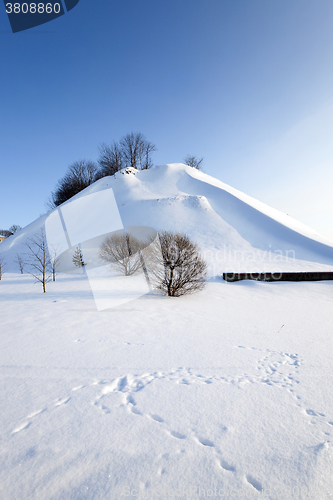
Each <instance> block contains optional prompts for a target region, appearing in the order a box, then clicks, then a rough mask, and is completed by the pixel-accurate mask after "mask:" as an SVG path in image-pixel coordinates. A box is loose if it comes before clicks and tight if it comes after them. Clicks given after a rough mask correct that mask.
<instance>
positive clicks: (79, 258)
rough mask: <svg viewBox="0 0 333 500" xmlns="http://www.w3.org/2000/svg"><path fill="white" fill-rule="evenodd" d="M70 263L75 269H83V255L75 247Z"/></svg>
mask: <svg viewBox="0 0 333 500" xmlns="http://www.w3.org/2000/svg"><path fill="white" fill-rule="evenodd" d="M72 262H73V264H74V266H76V267H83V266H85V263H84V262H83V255H82V252H81V250H80V248H79V247H76V249H75V252H74V254H73V258H72Z"/></svg>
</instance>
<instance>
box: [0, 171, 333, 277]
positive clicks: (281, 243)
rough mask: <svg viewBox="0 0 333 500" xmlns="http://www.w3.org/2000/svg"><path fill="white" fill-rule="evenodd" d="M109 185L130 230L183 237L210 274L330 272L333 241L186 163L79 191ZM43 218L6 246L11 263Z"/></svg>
mask: <svg viewBox="0 0 333 500" xmlns="http://www.w3.org/2000/svg"><path fill="white" fill-rule="evenodd" d="M110 187H111V188H112V189H113V192H114V195H115V198H116V201H117V204H118V208H119V212H120V215H121V218H122V221H123V224H124V225H125V226H135V225H144V226H150V227H153V228H154V229H156V230H177V231H182V232H186V233H187V234H188V235H189V236H190V237H191V238H193V239H194V240H195V241H196V242H197V243H198V244H199V246H200V248H201V250H202V252H203V256H204V257H205V259H206V260H207V262H208V263H209V264H210V274H211V275H218V274H220V273H221V272H224V271H234V272H251V271H259V272H264V271H288V270H290V271H292V270H294V271H316V270H317V271H320V270H333V243H332V242H330V241H328V240H326V239H325V238H324V237H322V236H321V235H320V234H319V233H317V232H316V231H314V230H312V229H310V228H308V227H307V226H305V225H304V224H302V223H300V222H297V221H296V220H294V219H293V218H291V217H289V216H288V215H286V214H283V213H281V212H279V211H277V210H275V209H273V208H270V207H268V206H267V205H265V204H263V203H261V202H259V201H257V200H255V199H253V198H251V197H250V196H247V195H245V194H243V193H241V192H240V191H237V190H236V189H233V188H231V187H230V186H227V185H226V184H224V183H222V182H221V181H218V180H216V179H214V178H212V177H210V176H209V175H207V174H204V173H202V172H199V171H198V170H196V169H193V168H191V167H188V166H186V165H183V164H171V165H163V166H159V167H155V168H153V169H150V170H145V171H137V170H135V169H131V168H127V169H124V170H122V171H121V172H118V173H117V174H116V175H115V176H114V177H105V178H103V179H100V180H99V181H97V182H95V183H94V184H93V185H91V186H89V187H88V188H86V189H85V190H84V191H82V192H81V193H79V194H78V195H77V196H76V197H75V198H80V197H83V196H86V195H88V194H91V193H96V192H100V191H102V190H105V189H108V188H110ZM45 219H46V216H43V217H41V218H40V219H38V220H37V221H35V222H34V223H32V224H30V225H29V226H27V227H26V228H24V229H23V230H21V231H20V232H19V233H18V234H17V235H14V236H12V237H11V238H9V239H8V241H5V242H4V243H2V244H1V247H0V251H1V253H4V254H7V257H8V260H9V261H10V262H11V264H10V270H11V271H15V266H14V264H13V263H12V257H13V255H14V253H16V252H21V251H23V250H24V246H23V243H24V242H25V241H26V238H27V237H31V236H32V235H33V234H34V232H36V231H37V230H38V228H39V227H41V226H42V225H43V224H44V221H45Z"/></svg>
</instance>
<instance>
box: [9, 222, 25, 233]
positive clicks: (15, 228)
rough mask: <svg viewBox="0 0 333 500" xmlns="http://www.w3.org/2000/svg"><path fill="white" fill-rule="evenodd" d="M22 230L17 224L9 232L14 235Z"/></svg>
mask: <svg viewBox="0 0 333 500" xmlns="http://www.w3.org/2000/svg"><path fill="white" fill-rule="evenodd" d="M20 229H22V228H21V226H18V225H17V224H13V225H12V226H10V228H9V231H10V232H11V233H12V234H15V233H17V231H19V230H20Z"/></svg>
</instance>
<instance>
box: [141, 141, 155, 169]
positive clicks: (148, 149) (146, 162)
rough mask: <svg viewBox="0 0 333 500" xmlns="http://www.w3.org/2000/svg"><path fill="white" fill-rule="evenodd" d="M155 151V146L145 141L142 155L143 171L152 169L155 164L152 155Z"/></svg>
mask: <svg viewBox="0 0 333 500" xmlns="http://www.w3.org/2000/svg"><path fill="white" fill-rule="evenodd" d="M154 151H156V147H155V145H154V144H152V143H151V142H148V141H145V144H144V146H143V153H142V163H141V168H142V170H147V169H148V168H152V166H153V162H152V159H151V153H153V152H154Z"/></svg>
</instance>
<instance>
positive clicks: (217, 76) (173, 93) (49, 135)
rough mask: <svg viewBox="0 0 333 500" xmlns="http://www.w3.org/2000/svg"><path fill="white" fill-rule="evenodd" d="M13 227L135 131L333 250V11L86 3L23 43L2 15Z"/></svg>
mask: <svg viewBox="0 0 333 500" xmlns="http://www.w3.org/2000/svg"><path fill="white" fill-rule="evenodd" d="M0 72H1V78H0V89H1V104H0V170H1V178H0V179H1V180H0V183H1V184H0V185H1V192H0V228H2V229H6V228H8V227H9V226H10V225H11V224H14V223H15V224H19V225H21V226H25V225H27V224H28V223H30V222H32V221H33V220H34V219H36V218H37V217H38V216H39V215H40V214H42V213H44V212H45V202H46V201H47V199H48V197H49V195H50V192H51V191H52V190H53V189H54V187H55V184H56V182H57V180H58V179H59V178H61V177H62V176H63V175H64V173H65V171H66V169H67V167H68V165H70V164H71V163H72V162H73V161H75V160H78V159H80V158H86V159H92V160H96V159H97V157H98V150H97V148H98V145H99V144H101V143H102V142H107V143H108V142H112V141H113V140H119V139H120V138H121V137H122V136H123V135H124V134H126V133H129V132H131V131H134V132H142V133H143V134H144V135H145V136H146V138H147V139H148V140H150V141H151V142H153V143H155V144H156V146H157V148H158V151H157V152H156V153H154V157H153V160H154V163H155V164H157V165H158V164H164V163H175V162H181V161H182V160H183V158H184V157H185V156H186V155H187V154H194V155H197V156H203V157H204V158H205V160H204V162H205V165H204V170H205V172H206V173H208V174H210V175H212V176H214V177H217V178H219V179H221V180H222V181H223V182H226V183H227V184H229V185H231V186H233V187H235V188H237V189H240V190H241V191H244V192H245V193H247V194H249V195H251V196H253V197H255V198H257V199H259V200H260V201H263V202H265V203H267V204H269V205H271V206H273V207H275V208H277V209H280V210H282V211H283V212H286V213H288V214H289V215H291V216H293V217H295V218H297V219H298V220H301V221H302V222H304V223H305V224H308V225H310V226H311V227H313V228H314V229H317V230H318V231H319V232H321V233H322V234H324V235H326V236H330V237H331V238H332V239H333V197H332V184H333V2H332V0H316V1H313V0H164V1H162V0H80V2H79V4H78V5H77V6H76V7H75V8H74V9H73V10H72V11H70V12H69V13H67V14H66V15H64V16H62V17H60V18H58V19H56V20H54V21H52V22H50V23H48V24H44V25H43V26H40V27H37V28H33V29H30V30H28V31H25V32H20V33H16V34H13V33H12V32H11V30H10V25H9V21H8V19H7V15H6V12H5V8H4V5H3V4H2V3H1V5H0Z"/></svg>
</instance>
